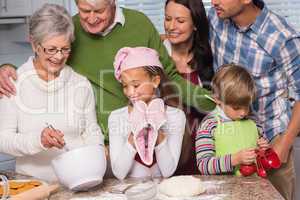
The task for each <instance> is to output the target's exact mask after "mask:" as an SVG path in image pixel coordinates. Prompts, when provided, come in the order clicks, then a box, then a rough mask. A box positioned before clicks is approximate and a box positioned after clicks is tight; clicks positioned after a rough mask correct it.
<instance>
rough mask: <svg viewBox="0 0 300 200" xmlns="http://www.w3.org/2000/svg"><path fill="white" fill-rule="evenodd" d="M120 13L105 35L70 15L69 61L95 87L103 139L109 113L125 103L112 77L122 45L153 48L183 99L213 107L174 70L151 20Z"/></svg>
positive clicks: (124, 10) (200, 105)
mask: <svg viewBox="0 0 300 200" xmlns="http://www.w3.org/2000/svg"><path fill="white" fill-rule="evenodd" d="M123 14H124V17H125V24H124V26H122V25H121V24H117V25H116V26H115V27H114V28H113V30H112V32H110V33H109V34H108V35H106V36H99V35H92V34H89V33H87V32H85V31H84V29H82V27H81V25H80V21H79V16H78V15H76V16H74V18H73V20H74V24H75V42H74V43H73V44H72V54H71V57H70V59H69V60H68V64H69V65H70V66H72V67H73V68H74V69H75V70H76V71H77V72H79V73H80V74H82V75H84V76H86V77H87V78H88V79H89V80H90V81H91V83H92V85H93V87H94V90H95V96H96V110H97V119H98V122H99V124H100V126H101V128H102V131H103V133H104V135H105V139H106V142H108V140H107V139H108V130H107V121H108V116H109V114H110V112H111V111H113V110H115V109H117V108H120V107H123V106H125V105H126V104H127V102H128V100H127V98H126V97H125V96H124V95H123V90H122V87H121V84H120V83H119V82H118V81H117V80H116V79H115V77H114V67H113V62H114V57H115V55H116V53H117V51H118V50H119V49H120V48H122V47H136V46H145V47H149V48H153V49H156V50H157V51H158V52H159V54H160V60H161V62H162V64H163V66H164V69H165V72H166V74H167V75H168V77H169V79H170V80H171V81H174V82H175V83H177V84H176V85H178V91H179V92H180V93H179V95H180V96H181V97H182V98H183V101H184V102H185V103H186V104H187V105H193V106H194V107H196V108H200V109H201V110H211V109H213V108H214V104H213V103H212V102H211V101H210V100H208V99H207V98H203V94H208V91H207V90H205V89H202V88H200V87H197V89H196V87H194V86H192V85H191V84H190V83H188V82H187V81H185V80H184V79H182V78H181V76H180V75H179V74H178V73H177V72H176V68H175V67H174V64H173V62H172V61H171V59H170V57H169V56H168V53H167V51H166V49H165V47H164V45H163V44H162V42H161V40H160V37H159V34H158V32H157V31H156V29H155V27H154V26H153V24H152V23H151V21H150V20H149V19H148V18H147V17H146V16H145V15H144V14H142V13H140V12H138V11H134V10H130V9H123ZM195 89H196V90H197V91H196V90H195ZM195 95H196V96H195ZM195 97H197V101H195V102H192V98H195ZM198 97H199V98H198Z"/></svg>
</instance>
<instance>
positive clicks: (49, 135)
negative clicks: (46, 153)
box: [41, 127, 65, 149]
mask: <svg viewBox="0 0 300 200" xmlns="http://www.w3.org/2000/svg"><path fill="white" fill-rule="evenodd" d="M63 137H64V134H63V133H62V132H61V131H59V130H53V129H51V128H48V127H47V128H44V130H43V131H42V134H41V143H42V145H43V146H44V147H45V148H52V147H56V148H59V149H62V148H63V146H64V145H65V140H64V139H63Z"/></svg>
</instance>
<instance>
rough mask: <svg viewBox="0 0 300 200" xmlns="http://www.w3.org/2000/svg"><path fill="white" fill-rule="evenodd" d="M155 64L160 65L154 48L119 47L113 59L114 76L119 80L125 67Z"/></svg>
mask: <svg viewBox="0 0 300 200" xmlns="http://www.w3.org/2000/svg"><path fill="white" fill-rule="evenodd" d="M144 66H156V67H160V68H163V67H162V64H161V62H160V61H159V55H158V53H157V51H155V50H154V49H150V48H147V47H133V48H131V47H124V48H121V49H120V50H119V51H118V53H117V55H116V57H115V61H114V68H115V77H116V79H117V80H118V81H120V77H121V73H122V72H123V71H125V70H127V69H132V68H137V67H144Z"/></svg>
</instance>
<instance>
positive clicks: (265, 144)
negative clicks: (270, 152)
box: [257, 137, 271, 150]
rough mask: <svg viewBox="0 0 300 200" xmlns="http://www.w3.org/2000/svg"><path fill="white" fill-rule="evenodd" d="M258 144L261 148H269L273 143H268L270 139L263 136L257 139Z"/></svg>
mask: <svg viewBox="0 0 300 200" xmlns="http://www.w3.org/2000/svg"><path fill="white" fill-rule="evenodd" d="M257 146H258V148H259V149H261V150H267V149H268V148H270V147H271V145H270V144H269V143H268V141H267V140H266V139H265V138H263V137H261V138H259V139H258V140H257Z"/></svg>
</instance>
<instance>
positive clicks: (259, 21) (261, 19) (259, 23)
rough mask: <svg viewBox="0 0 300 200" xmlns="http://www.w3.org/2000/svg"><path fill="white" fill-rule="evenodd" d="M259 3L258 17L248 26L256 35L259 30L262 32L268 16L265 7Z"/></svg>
mask: <svg viewBox="0 0 300 200" xmlns="http://www.w3.org/2000/svg"><path fill="white" fill-rule="evenodd" d="M261 3H262V7H259V8H261V12H260V15H258V16H257V17H256V20H255V22H254V23H253V24H252V25H251V26H250V28H251V29H252V30H253V31H254V32H256V33H258V32H259V31H260V30H262V27H263V26H264V24H265V23H266V21H267V20H268V15H269V10H268V8H267V6H266V5H265V4H264V2H261Z"/></svg>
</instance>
